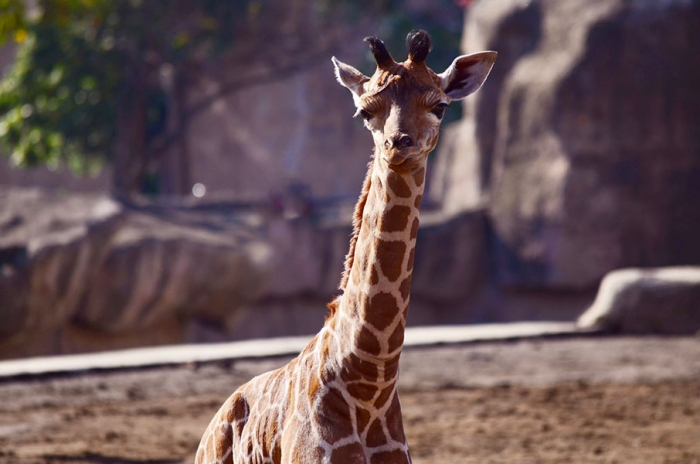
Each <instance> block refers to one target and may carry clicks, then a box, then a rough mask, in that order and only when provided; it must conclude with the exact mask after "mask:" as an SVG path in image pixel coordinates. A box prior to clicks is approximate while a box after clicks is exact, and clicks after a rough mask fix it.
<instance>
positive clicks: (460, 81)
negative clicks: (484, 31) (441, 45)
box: [438, 52, 498, 100]
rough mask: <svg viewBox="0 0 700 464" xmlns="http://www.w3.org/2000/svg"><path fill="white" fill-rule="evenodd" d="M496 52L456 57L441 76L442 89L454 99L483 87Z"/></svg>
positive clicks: (494, 60) (496, 54)
mask: <svg viewBox="0 0 700 464" xmlns="http://www.w3.org/2000/svg"><path fill="white" fill-rule="evenodd" d="M497 56H498V53H496V52H479V53H472V54H471V55H462V56H458V57H457V58H455V60H454V61H453V62H452V64H451V65H450V67H449V68H447V69H446V70H445V72H443V73H442V74H438V76H439V77H440V84H441V87H442V91H443V92H445V94H446V95H447V96H448V97H449V98H451V99H452V100H460V99H462V98H464V97H466V96H467V95H469V94H472V93H474V92H476V91H477V90H479V89H480V88H481V84H483V83H484V81H485V80H486V78H487V77H488V75H489V73H490V72H491V68H493V64H494V63H495V62H496V57H497Z"/></svg>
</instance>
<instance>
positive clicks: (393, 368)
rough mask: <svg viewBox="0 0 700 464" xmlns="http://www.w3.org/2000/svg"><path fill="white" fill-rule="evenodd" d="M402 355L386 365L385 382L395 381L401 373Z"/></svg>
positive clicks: (398, 355)
mask: <svg viewBox="0 0 700 464" xmlns="http://www.w3.org/2000/svg"><path fill="white" fill-rule="evenodd" d="M400 357H401V354H400V353H399V354H397V355H396V356H394V357H393V358H391V359H390V360H389V361H387V362H386V363H385V364H384V380H389V379H393V378H394V377H396V374H397V373H398V372H399V358H400Z"/></svg>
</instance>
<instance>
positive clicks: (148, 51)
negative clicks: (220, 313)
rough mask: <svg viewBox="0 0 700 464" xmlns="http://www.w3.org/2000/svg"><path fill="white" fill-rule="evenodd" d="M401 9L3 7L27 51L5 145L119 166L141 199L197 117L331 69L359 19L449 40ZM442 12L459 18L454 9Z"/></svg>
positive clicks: (75, 3)
mask: <svg viewBox="0 0 700 464" xmlns="http://www.w3.org/2000/svg"><path fill="white" fill-rule="evenodd" d="M398 3H399V2H397V1H394V0H384V1H371V0H361V1H350V0H347V1H332V0H314V1H303V0H289V1H272V0H267V1H266V0H226V1H220V0H38V1H37V4H36V6H35V7H32V8H31V9H30V11H25V7H24V4H25V2H24V0H0V44H1V43H2V42H4V41H8V40H11V41H14V42H16V43H17V44H18V47H19V49H18V56H17V61H16V63H15V65H14V67H13V68H12V70H11V71H10V73H9V74H8V75H7V76H6V77H5V78H4V79H3V80H2V82H0V142H2V143H3V145H4V146H5V147H6V149H7V150H6V151H7V152H8V153H9V155H10V160H11V163H12V164H14V165H17V166H34V165H38V164H45V165H48V166H49V167H57V166H61V165H67V166H69V167H70V168H71V169H72V170H74V171H76V172H82V173H85V172H93V171H97V170H99V169H100V167H101V166H102V165H103V164H104V163H105V162H112V163H113V164H114V166H115V169H114V174H115V181H114V184H115V186H114V188H115V190H116V193H118V194H121V195H124V196H127V195H130V194H132V193H136V192H140V191H142V190H143V186H144V183H146V180H147V174H148V170H149V168H150V167H152V166H153V164H154V163H157V160H158V157H159V156H160V155H161V154H162V152H163V151H164V150H165V149H166V148H168V147H169V146H172V144H173V143H178V141H181V140H182V138H181V137H182V134H183V133H184V132H185V131H186V129H187V124H188V122H189V120H190V119H191V118H192V116H193V115H195V114H196V113H197V112H198V111H200V110H202V109H204V108H206V107H208V105H209V104H211V102H213V101H214V100H216V99H217V98H220V97H221V96H222V95H224V94H226V93H229V92H233V91H236V90H239V89H241V88H245V87H246V86H249V85H254V84H258V83H261V82H266V81H270V80H275V79H279V78H284V77H286V76H288V75H289V74H290V73H292V72H296V71H299V70H303V69H305V68H307V67H308V66H310V65H312V64H315V63H316V62H318V61H319V60H321V59H327V58H328V56H329V55H330V54H331V53H332V52H333V51H334V48H335V47H337V45H338V44H339V43H340V42H341V41H342V40H343V39H344V37H345V36H346V34H347V31H348V28H350V27H352V26H351V25H352V23H353V20H354V21H361V20H362V18H363V17H364V18H367V17H372V15H375V16H376V17H379V16H380V15H384V16H386V17H387V18H390V20H389V21H388V22H386V25H387V27H385V28H384V32H385V33H387V34H390V35H393V36H397V37H398V36H404V37H405V34H406V32H408V30H410V29H412V28H413V27H420V26H427V27H428V28H430V29H431V31H432V32H433V33H435V32H437V33H438V35H439V34H441V33H442V30H443V29H444V28H436V27H432V26H434V24H432V23H429V24H421V23H419V22H418V23H415V22H414V24H410V23H411V17H410V16H407V15H406V14H405V13H403V12H402V13H397V12H399V11H402V10H401V9H400V8H397V4H398ZM439 3H445V4H447V5H448V6H450V7H451V8H453V10H452V11H451V13H450V14H453V15H454V10H455V8H456V7H455V6H454V4H452V3H451V0H439ZM437 11H439V9H438V10H437ZM456 11H458V10H456ZM360 12H361V13H362V14H360ZM387 12H389V13H390V14H389V15H387V14H386V13H387ZM339 18H342V20H339ZM391 18H393V20H391ZM428 18H430V15H428ZM392 21H393V22H392ZM429 22H438V21H436V20H434V19H429ZM343 25H345V26H344V27H343ZM411 26H412V27H411ZM401 29H406V30H403V31H402V30H401ZM452 32H454V31H451V32H449V33H452ZM457 37H458V36H457ZM438 39H439V40H440V39H441V38H439V37H438ZM452 43H456V42H455V41H454V40H452ZM270 44H274V46H270ZM441 47H443V45H442V44H441ZM450 48H451V49H452V47H450ZM399 49H400V48H399ZM450 51H453V50H450ZM202 80H208V81H214V82H217V83H218V85H217V88H218V89H219V90H218V92H216V93H214V94H206V95H202V96H201V98H200V100H198V101H191V98H186V97H187V95H186V93H185V92H184V91H183V89H184V88H191V87H193V86H196V85H197V83H198V82H201V81H202ZM184 183H185V184H187V182H184ZM183 189H184V188H183ZM185 191H186V190H185ZM182 193H184V192H182Z"/></svg>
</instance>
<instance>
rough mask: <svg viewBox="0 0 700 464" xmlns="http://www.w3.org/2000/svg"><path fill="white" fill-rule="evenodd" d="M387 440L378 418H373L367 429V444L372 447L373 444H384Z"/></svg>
mask: <svg viewBox="0 0 700 464" xmlns="http://www.w3.org/2000/svg"><path fill="white" fill-rule="evenodd" d="M386 444H387V440H386V436H385V435H384V430H383V429H382V423H381V421H380V420H379V419H374V422H372V425H370V426H369V430H367V446H368V447H370V448H374V447H375V446H382V445H386Z"/></svg>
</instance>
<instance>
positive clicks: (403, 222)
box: [381, 205, 411, 232]
mask: <svg viewBox="0 0 700 464" xmlns="http://www.w3.org/2000/svg"><path fill="white" fill-rule="evenodd" d="M410 215H411V208H409V207H408V206H402V205H395V206H392V207H391V208H390V209H389V210H388V211H386V212H384V216H383V217H382V227H381V228H382V231H384V232H401V231H402V230H405V229H406V226H407V225H408V217H409V216H410Z"/></svg>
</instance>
